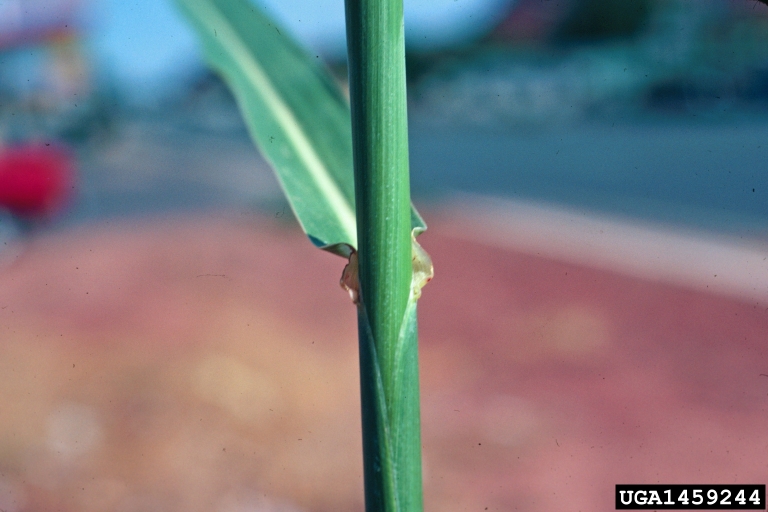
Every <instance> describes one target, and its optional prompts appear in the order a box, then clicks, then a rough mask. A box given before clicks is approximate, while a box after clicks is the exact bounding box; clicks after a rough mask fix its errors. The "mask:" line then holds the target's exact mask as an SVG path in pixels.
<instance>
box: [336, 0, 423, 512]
mask: <svg viewBox="0 0 768 512" xmlns="http://www.w3.org/2000/svg"><path fill="white" fill-rule="evenodd" d="M345 6H346V20H347V45H348V53H349V82H350V101H351V108H352V140H353V155H354V169H355V203H356V215H357V240H358V265H359V269H358V270H359V284H360V303H359V306H358V307H359V311H358V324H359V329H358V333H359V336H360V378H361V398H362V409H363V457H364V465H365V489H366V510H367V511H368V512H379V511H382V512H384V511H386V512H394V511H398V512H400V511H402V512H418V511H420V510H422V493H421V439H420V424H419V423H420V422H419V383H418V354H417V337H416V304H415V298H414V297H413V296H412V295H411V279H412V275H413V269H412V261H411V260H412V248H411V210H410V181H409V173H408V119H407V107H406V88H405V42H404V30H403V3H402V0H345Z"/></svg>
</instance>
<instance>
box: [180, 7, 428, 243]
mask: <svg viewBox="0 0 768 512" xmlns="http://www.w3.org/2000/svg"><path fill="white" fill-rule="evenodd" d="M177 3H178V4H179V6H180V7H181V9H182V11H183V12H184V13H185V14H186V15H187V17H188V18H189V20H190V21H191V22H192V25H193V26H194V27H195V29H196V31H197V33H198V35H199V37H200V40H201V42H202V45H203V50H204V53H205V56H206V59H207V61H208V63H209V64H210V66H211V67H212V68H213V69H214V70H215V71H216V72H217V73H219V74H220V75H221V76H222V78H223V79H224V80H225V81H226V82H227V84H228V86H229V87H230V89H231V90H232V92H233V94H234V96H235V98H236V99H237V102H238V104H239V106H240V109H241V111H242V113H243V116H244V118H245V121H246V124H247V126H248V129H249V131H250V133H251V137H252V138H253V140H254V142H255V143H256V146H257V147H258V148H259V150H260V151H261V153H262V154H263V155H264V157H265V158H266V159H267V161H268V162H269V163H270V165H271V166H272V167H273V169H274V170H275V173H276V175H277V178H278V181H279V182H280V184H281V186H282V188H283V190H284V191H285V193H286V196H287V198H288V201H289V203H290V205H291V208H292V209H293V211H294V213H295V215H296V218H297V219H298V220H299V223H300V224H301V226H302V228H303V229H304V232H305V233H306V234H307V236H308V237H309V238H310V240H311V241H312V242H313V243H314V244H315V245H316V246H318V247H320V248H322V249H325V250H328V251H331V252H334V253H336V254H339V255H342V256H345V257H348V256H349V254H350V252H351V250H352V249H356V248H357V228H356V221H355V194H354V175H353V170H352V134H351V123H350V111H349V105H348V103H347V101H346V99H345V98H344V96H343V95H342V94H341V92H340V91H339V88H338V86H337V85H336V83H335V82H334V79H333V77H332V76H331V75H330V73H329V72H328V71H327V70H326V69H325V68H324V67H323V65H322V64H321V63H320V62H319V59H317V58H316V57H313V56H311V55H309V54H307V53H306V52H305V51H304V50H303V49H301V48H300V47H299V46H298V45H297V44H296V43H294V42H293V40H292V39H291V38H290V37H289V36H288V34H287V32H286V31H285V30H283V29H282V28H280V27H279V26H278V25H277V24H276V23H275V22H274V21H272V20H271V19H270V18H269V17H268V16H267V15H266V14H265V13H264V12H263V7H261V6H258V5H256V4H253V3H251V2H249V1H248V0H177ZM412 220H413V229H414V230H415V233H420V232H422V231H423V230H424V229H425V226H424V223H423V221H422V220H421V217H419V215H418V213H417V212H416V211H415V210H413V212H412Z"/></svg>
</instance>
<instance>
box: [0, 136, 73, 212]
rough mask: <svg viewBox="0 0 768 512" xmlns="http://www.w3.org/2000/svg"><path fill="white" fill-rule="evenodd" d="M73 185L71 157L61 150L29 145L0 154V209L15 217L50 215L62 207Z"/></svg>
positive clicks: (11, 148)
mask: <svg viewBox="0 0 768 512" xmlns="http://www.w3.org/2000/svg"><path fill="white" fill-rule="evenodd" d="M74 182H75V164H74V156H73V155H72V153H71V152H70V151H68V150H67V149H66V148H64V147H62V146H57V145H49V144H46V145H40V144H34V145H33V144H29V145H23V146H15V147H10V148H6V149H4V150H0V208H5V209H7V210H9V211H10V212H11V213H13V214H15V215H18V216H20V217H28V218H29V217H36V218H40V217H49V216H51V215H53V214H54V213H56V212H57V211H58V210H60V209H61V208H62V207H63V206H64V204H65V203H66V200H67V198H68V196H69V194H70V192H71V190H72V188H73V187H74Z"/></svg>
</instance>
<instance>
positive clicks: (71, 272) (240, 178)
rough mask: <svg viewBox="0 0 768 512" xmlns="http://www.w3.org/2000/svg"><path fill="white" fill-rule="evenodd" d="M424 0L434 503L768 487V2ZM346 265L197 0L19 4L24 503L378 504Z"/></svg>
mask: <svg viewBox="0 0 768 512" xmlns="http://www.w3.org/2000/svg"><path fill="white" fill-rule="evenodd" d="M260 1H261V2H262V3H263V4H264V5H266V7H267V8H268V10H269V11H270V12H271V13H272V15H273V16H274V17H275V18H276V19H277V20H278V21H279V22H280V23H281V24H282V25H283V26H284V27H285V29H286V30H288V31H289V32H291V33H292V34H294V35H295V36H296V37H297V38H298V39H299V40H300V41H302V42H303V43H304V44H305V46H306V47H307V48H308V51H310V52H312V53H314V54H315V55H317V56H318V58H322V59H323V60H324V61H325V62H326V63H327V65H328V66H329V68H330V69H331V70H332V72H333V73H334V75H335V76H336V77H337V79H338V81H339V84H340V85H341V86H342V87H346V83H345V82H346V63H345V58H346V57H345V34H344V12H343V1H342V0H315V1H306V0H290V1H288V0H283V1H278V0H260ZM405 13H406V52H407V71H408V101H409V122H410V150H411V173H412V190H413V197H414V201H415V203H416V205H417V206H418V207H419V209H420V211H421V212H422V214H423V215H424V216H425V219H426V220H427V223H428V224H429V225H430V230H429V231H428V232H427V233H426V234H425V235H424V236H423V245H424V247H425V248H426V249H427V250H428V251H429V252H430V253H431V254H432V257H433V260H434V262H435V266H436V278H435V280H434V281H433V283H431V284H430V286H429V287H427V288H426V289H425V292H424V296H423V300H422V301H421V304H422V307H421V320H420V322H421V328H422V334H421V354H422V390H423V391H422V402H423V429H424V454H425V455H424V457H425V462H424V464H425V468H424V471H425V501H426V508H427V510H446V511H451V510H456V511H459V510H521V511H523V510H525V511H538V510H542V511H544V510H552V509H554V508H555V507H557V509H562V510H574V511H575V510H612V509H613V501H612V500H613V492H614V491H613V489H614V487H613V486H614V485H615V484H618V483H764V479H765V475H766V474H768V467H767V465H768V434H766V433H765V429H764V422H765V413H766V405H768V377H767V376H768V347H766V341H768V6H766V5H764V4H762V3H759V2H756V1H754V0H695V1H694V0H638V1H635V2H629V3H627V2H624V3H622V2H615V1H611V0H557V1H555V0H517V1H514V0H405ZM343 266H344V261H342V260H340V259H339V258H337V257H334V256H331V255H328V254H325V253H321V252H319V251H316V250H314V249H313V248H312V246H311V244H309V243H307V241H306V240H305V238H304V237H303V235H302V234H301V233H300V231H299V229H298V227H297V225H296V223H295V221H294V220H293V218H292V216H291V212H290V208H289V207H288V206H287V203H286V202H285V200H284V199H283V197H282V193H281V191H280V190H279V187H278V185H277V182H276V180H275V178H274V177H273V175H272V172H271V170H270V169H269V167H268V165H267V164H266V162H265V161H264V160H263V159H262V157H261V156H260V155H259V153H258V151H257V150H256V149H255V148H254V146H253V144H252V143H251V142H250V139H249V136H248V133H247V131H246V128H245V126H244V124H243V122H242V120H241V118H240V115H239V112H238V110H237V105H236V104H235V102H234V100H233V98H232V96H231V95H230V94H229V92H228V91H227V89H226V87H225V86H224V84H223V83H222V82H221V80H220V79H219V78H218V77H217V76H215V75H214V74H212V73H211V72H210V71H208V70H207V68H206V66H205V64H204V62H203V61H202V58H201V52H200V48H199V47H198V43H197V41H196V39H195V36H194V34H193V33H192V31H191V29H190V28H189V27H187V25H186V24H185V21H184V20H183V19H182V18H181V16H180V15H179V14H178V13H177V11H176V9H175V6H174V5H173V3H172V2H170V1H161V0H131V1H118V0H0V353H1V354H2V355H0V367H2V374H3V376H4V377H5V378H4V379H3V380H2V381H0V509H2V510H4V511H6V512H17V511H26V510H30V511H32V510H35V511H36V510H51V509H53V508H54V507H56V509H57V510H62V511H70V510H71V511H75V510H79V511H90V510H94V511H96V510H117V511H133V510H142V511H146V510H215V511H225V512H229V511H244V512H245V511H259V512H261V511H326V510H327V511H331V510H333V511H342V510H350V511H351V510H356V511H359V510H363V505H362V475H361V471H362V460H361V454H360V427H359V418H358V416H359V405H358V399H359V394H358V381H357V373H356V372H357V370H356V357H357V356H356V346H355V339H356V338H355V312H354V309H353V306H352V305H351V304H349V303H348V302H349V301H348V300H347V299H346V295H345V293H344V292H343V291H342V290H341V289H339V288H337V287H338V278H339V276H340V274H341V271H342V268H343Z"/></svg>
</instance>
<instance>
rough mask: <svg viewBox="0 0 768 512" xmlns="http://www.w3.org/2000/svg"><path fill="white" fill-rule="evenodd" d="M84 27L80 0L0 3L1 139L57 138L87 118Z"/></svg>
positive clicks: (89, 89) (89, 93) (90, 89)
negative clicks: (83, 43)
mask: <svg viewBox="0 0 768 512" xmlns="http://www.w3.org/2000/svg"><path fill="white" fill-rule="evenodd" d="M82 28H83V21H82V2H80V0H7V1H5V2H2V3H0V56H1V57H2V58H1V59H0V140H6V141H15V140H26V139H29V138H58V137H60V136H67V135H72V134H73V133H74V131H77V130H80V129H82V125H83V123H87V122H88V121H89V119H90V117H91V115H92V111H93V108H94V105H93V99H94V90H95V88H94V84H93V81H92V73H91V70H90V68H89V65H88V60H87V58H86V55H85V53H84V51H83V47H82V44H81V41H82Z"/></svg>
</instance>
